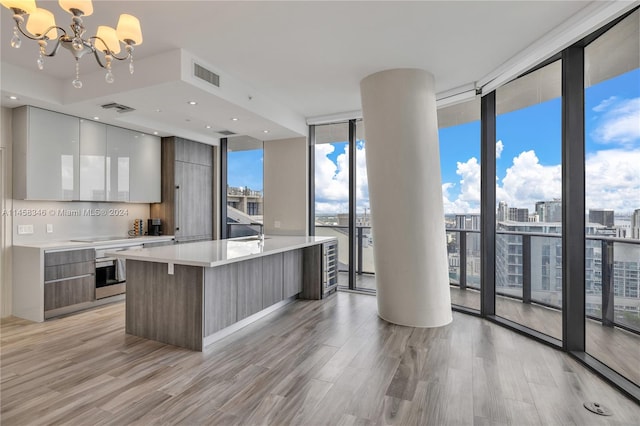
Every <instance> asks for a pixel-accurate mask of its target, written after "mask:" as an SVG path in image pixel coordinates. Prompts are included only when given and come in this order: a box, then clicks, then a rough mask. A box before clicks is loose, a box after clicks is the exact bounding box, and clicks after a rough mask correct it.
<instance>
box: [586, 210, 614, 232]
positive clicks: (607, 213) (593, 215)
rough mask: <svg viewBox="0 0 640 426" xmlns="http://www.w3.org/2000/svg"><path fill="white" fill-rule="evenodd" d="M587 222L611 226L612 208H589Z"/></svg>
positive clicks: (612, 223)
mask: <svg viewBox="0 0 640 426" xmlns="http://www.w3.org/2000/svg"><path fill="white" fill-rule="evenodd" d="M589 222H590V223H599V224H600V225H602V226H606V227H607V228H613V225H614V221H613V210H611V209H589Z"/></svg>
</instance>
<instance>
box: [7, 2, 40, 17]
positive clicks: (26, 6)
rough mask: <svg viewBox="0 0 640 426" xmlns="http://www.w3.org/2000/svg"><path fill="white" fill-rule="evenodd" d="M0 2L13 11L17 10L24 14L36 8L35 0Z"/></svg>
mask: <svg viewBox="0 0 640 426" xmlns="http://www.w3.org/2000/svg"><path fill="white" fill-rule="evenodd" d="M0 3H1V4H2V5H3V6H4V7H6V8H7V9H12V10H13V11H14V12H15V11H18V10H19V11H22V12H24V13H26V14H29V13H32V12H33V11H34V10H35V9H36V1H35V0H3V1H0Z"/></svg>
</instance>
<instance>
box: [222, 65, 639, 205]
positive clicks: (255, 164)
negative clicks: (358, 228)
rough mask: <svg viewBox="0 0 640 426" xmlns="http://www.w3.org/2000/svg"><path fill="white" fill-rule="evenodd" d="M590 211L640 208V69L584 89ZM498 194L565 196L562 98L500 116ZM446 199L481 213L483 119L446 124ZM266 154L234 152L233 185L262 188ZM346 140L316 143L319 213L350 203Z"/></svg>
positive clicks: (360, 169) (362, 182)
mask: <svg viewBox="0 0 640 426" xmlns="http://www.w3.org/2000/svg"><path fill="white" fill-rule="evenodd" d="M585 119H586V128H585V138H586V139H585V143H586V161H587V165H586V168H587V176H586V186H587V199H586V203H587V208H589V207H591V208H613V209H614V210H616V212H618V213H629V212H631V211H632V210H633V209H636V208H640V167H638V164H640V69H635V70H633V71H630V72H627V73H625V74H623V75H620V76H617V77H614V78H612V79H609V80H606V81H603V82H600V83H598V84H596V85H594V86H591V87H589V88H587V90H586V92H585ZM496 123H497V129H496V136H497V156H498V159H497V161H496V170H497V178H498V179H497V191H496V192H497V198H498V201H507V202H508V204H509V205H510V206H512V207H526V208H529V209H530V210H532V209H533V205H534V203H535V201H540V200H546V199H552V198H556V197H558V198H559V197H560V196H561V189H562V188H561V167H560V163H561V136H562V135H561V130H562V125H561V101H560V98H555V99H552V100H549V101H546V102H543V103H540V104H536V105H533V106H530V107H527V108H524V109H520V110H516V111H513V112H509V113H506V114H502V115H499V116H498V117H497V120H496ZM439 138H440V157H441V168H442V182H443V201H444V204H445V211H446V212H447V213H474V212H476V213H477V212H479V201H480V166H479V160H480V122H479V121H476V122H471V123H466V124H462V125H459V126H454V127H449V128H444V129H441V130H440V132H439ZM365 151H366V146H365V144H362V143H359V144H358V146H357V153H358V158H357V161H356V163H357V175H358V182H357V191H358V192H357V200H358V203H357V204H358V212H362V211H363V209H364V208H368V186H367V182H366V178H365V176H366V164H365V161H364V157H365ZM262 157H263V151H262V150H256V151H239V152H230V153H229V162H228V168H229V174H228V179H229V185H231V186H249V187H250V188H251V189H256V190H262V187H263V185H262V169H263V168H262ZM347 163H348V162H347V142H346V141H342V142H336V143H332V144H322V145H318V146H316V211H317V212H318V213H336V212H346V210H347V208H348V167H347Z"/></svg>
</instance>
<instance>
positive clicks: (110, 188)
mask: <svg viewBox="0 0 640 426" xmlns="http://www.w3.org/2000/svg"><path fill="white" fill-rule="evenodd" d="M136 135H138V133H136V132H133V131H131V130H126V129H121V128H120V127H113V126H107V163H106V170H107V179H106V182H107V201H129V165H130V163H131V161H130V160H131V159H130V147H131V145H133V144H135V143H136V141H137V140H136Z"/></svg>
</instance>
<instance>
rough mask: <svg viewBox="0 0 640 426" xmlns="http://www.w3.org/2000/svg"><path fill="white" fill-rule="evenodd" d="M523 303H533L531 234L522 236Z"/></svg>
mask: <svg viewBox="0 0 640 426" xmlns="http://www.w3.org/2000/svg"><path fill="white" fill-rule="evenodd" d="M522 303H531V235H523V236H522Z"/></svg>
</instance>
